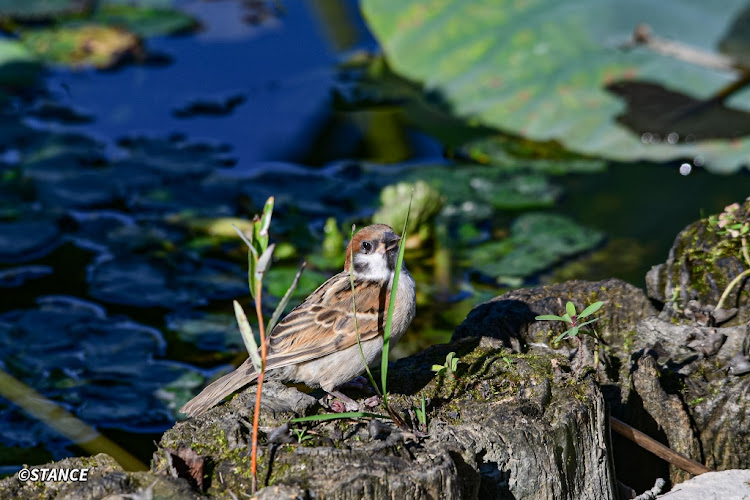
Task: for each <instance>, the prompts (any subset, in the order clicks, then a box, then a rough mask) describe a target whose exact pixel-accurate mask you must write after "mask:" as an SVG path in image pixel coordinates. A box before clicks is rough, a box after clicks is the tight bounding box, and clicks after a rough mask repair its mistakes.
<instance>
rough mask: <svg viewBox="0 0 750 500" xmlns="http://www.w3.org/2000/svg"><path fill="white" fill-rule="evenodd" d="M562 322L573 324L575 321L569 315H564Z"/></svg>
mask: <svg viewBox="0 0 750 500" xmlns="http://www.w3.org/2000/svg"><path fill="white" fill-rule="evenodd" d="M562 320H563V321H565V322H566V323H570V324H573V319H572V318H571V317H570V316H569V315H568V313H565V314H563V316H562Z"/></svg>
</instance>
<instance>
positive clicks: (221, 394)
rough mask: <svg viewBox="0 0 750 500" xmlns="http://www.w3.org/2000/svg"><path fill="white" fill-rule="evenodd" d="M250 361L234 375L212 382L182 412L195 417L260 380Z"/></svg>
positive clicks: (181, 409) (230, 374)
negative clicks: (257, 379)
mask: <svg viewBox="0 0 750 500" xmlns="http://www.w3.org/2000/svg"><path fill="white" fill-rule="evenodd" d="M249 361H250V360H249V359H248V360H247V361H246V362H245V363H242V364H241V365H240V366H239V367H238V368H237V369H236V370H234V371H233V372H232V373H228V374H226V375H224V376H223V377H221V378H220V379H219V380H217V381H215V382H212V383H211V384H209V385H208V386H207V387H206V388H205V389H203V390H202V391H201V392H200V394H198V395H197V396H195V397H194V398H193V399H191V400H190V401H188V402H187V403H185V405H184V406H183V407H182V408H180V411H181V412H182V413H184V414H186V415H187V416H188V417H195V416H196V415H200V414H201V413H203V412H205V411H206V410H208V409H209V408H212V407H214V406H216V405H217V404H219V403H220V402H221V400H222V399H224V398H225V397H227V396H229V395H230V394H232V393H233V392H235V391H237V390H239V389H241V388H243V387H244V386H246V385H247V384H249V383H251V382H253V381H254V380H255V379H256V378H258V374H257V373H256V372H255V368H254V367H253V365H252V364H251V363H249Z"/></svg>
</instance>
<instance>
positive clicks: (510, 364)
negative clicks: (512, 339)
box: [503, 356, 513, 368]
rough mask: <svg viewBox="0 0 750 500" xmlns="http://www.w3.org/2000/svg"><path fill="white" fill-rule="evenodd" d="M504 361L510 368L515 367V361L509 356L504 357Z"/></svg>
mask: <svg viewBox="0 0 750 500" xmlns="http://www.w3.org/2000/svg"><path fill="white" fill-rule="evenodd" d="M503 361H505V364H506V365H508V368H510V367H511V366H513V360H512V359H510V358H509V357H508V356H503Z"/></svg>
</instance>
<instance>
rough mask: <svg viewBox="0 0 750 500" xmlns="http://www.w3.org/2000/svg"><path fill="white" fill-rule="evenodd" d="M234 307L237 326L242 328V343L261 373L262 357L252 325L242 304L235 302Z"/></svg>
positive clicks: (256, 369)
mask: <svg viewBox="0 0 750 500" xmlns="http://www.w3.org/2000/svg"><path fill="white" fill-rule="evenodd" d="M232 305H234V316H235V318H237V325H239V327H240V333H241V334H242V341H243V342H244V343H245V349H247V353H248V354H249V355H250V359H251V360H252V362H253V366H254V367H255V371H257V372H258V373H260V371H261V367H262V363H261V360H260V355H258V344H257V343H256V342H255V336H254V335H253V329H252V328H250V323H248V321H247V315H246V314H245V311H244V310H243V309H242V306H241V305H240V303H239V302H237V301H236V300H235V301H233V302H232Z"/></svg>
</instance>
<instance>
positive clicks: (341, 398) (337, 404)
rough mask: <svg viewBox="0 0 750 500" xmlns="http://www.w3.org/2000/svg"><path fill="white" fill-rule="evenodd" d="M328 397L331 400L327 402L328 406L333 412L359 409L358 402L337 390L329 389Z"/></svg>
mask: <svg viewBox="0 0 750 500" xmlns="http://www.w3.org/2000/svg"><path fill="white" fill-rule="evenodd" d="M328 397H329V398H332V399H333V401H331V402H330V403H329V405H328V406H329V408H330V409H331V411H332V412H334V413H343V412H345V411H359V403H357V402H356V401H354V400H353V399H352V398H350V397H349V396H347V395H346V394H343V393H341V392H339V391H331V392H329V393H328Z"/></svg>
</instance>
